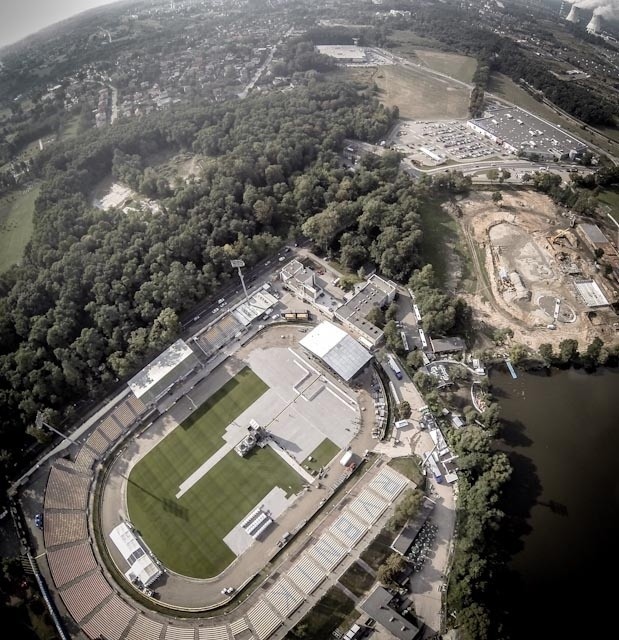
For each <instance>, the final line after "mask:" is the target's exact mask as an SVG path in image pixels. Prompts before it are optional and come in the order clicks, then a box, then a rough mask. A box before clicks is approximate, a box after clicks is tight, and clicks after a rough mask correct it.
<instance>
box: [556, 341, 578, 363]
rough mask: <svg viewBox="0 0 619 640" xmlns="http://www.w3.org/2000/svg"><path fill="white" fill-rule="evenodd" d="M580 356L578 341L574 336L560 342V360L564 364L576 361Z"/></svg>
mask: <svg viewBox="0 0 619 640" xmlns="http://www.w3.org/2000/svg"><path fill="white" fill-rule="evenodd" d="M577 358H578V341H577V340H573V339H572V338H567V339H565V340H561V342H560V343H559V360H560V361H561V362H562V363H563V364H568V363H570V362H574V361H575V360H576V359H577Z"/></svg>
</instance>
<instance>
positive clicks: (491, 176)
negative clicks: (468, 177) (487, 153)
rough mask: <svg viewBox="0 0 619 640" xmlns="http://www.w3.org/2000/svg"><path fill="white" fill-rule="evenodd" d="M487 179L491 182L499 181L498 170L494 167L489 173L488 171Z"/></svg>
mask: <svg viewBox="0 0 619 640" xmlns="http://www.w3.org/2000/svg"><path fill="white" fill-rule="evenodd" d="M486 177H487V178H488V180H490V182H496V181H497V180H498V179H499V171H498V169H495V168H494V167H492V168H490V169H488V171H486Z"/></svg>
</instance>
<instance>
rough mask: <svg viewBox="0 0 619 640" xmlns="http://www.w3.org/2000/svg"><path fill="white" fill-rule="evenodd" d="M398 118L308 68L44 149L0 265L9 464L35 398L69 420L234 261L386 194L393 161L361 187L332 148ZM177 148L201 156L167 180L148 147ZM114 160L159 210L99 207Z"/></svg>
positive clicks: (0, 392)
mask: <svg viewBox="0 0 619 640" xmlns="http://www.w3.org/2000/svg"><path fill="white" fill-rule="evenodd" d="M393 118H394V112H392V111H391V110H389V109H385V108H384V107H382V106H381V105H380V104H378V102H376V101H369V100H367V98H365V97H361V96H359V95H358V94H357V93H356V92H355V91H354V90H353V89H352V88H350V87H347V86H346V85H342V84H331V83H326V82H318V81H310V83H309V84H308V86H307V87H301V88H299V89H298V90H296V91H295V92H293V93H289V94H282V93H277V94H272V95H267V96H258V97H251V98H250V99H248V100H245V101H235V102H231V103H222V104H217V105H204V106H191V107H190V106H186V107H178V108H176V109H174V110H170V111H166V112H156V113H153V114H152V115H149V116H148V117H144V118H142V119H134V120H131V121H127V122H122V123H118V125H117V126H114V127H109V128H106V129H102V130H93V131H90V132H88V133H87V134H85V135H83V136H82V137H81V138H80V139H79V141H68V142H66V143H59V144H56V145H52V146H50V147H49V148H47V149H45V150H44V151H43V152H42V153H41V154H40V155H39V156H38V157H37V160H36V163H35V166H34V167H33V171H34V172H35V173H38V174H39V175H40V177H41V178H42V179H43V180H44V183H43V186H42V188H41V192H40V195H39V198H38V200H37V202H36V205H35V221H34V222H35V228H34V233H33V236H32V239H31V242H30V244H29V245H28V246H27V248H26V253H25V256H24V259H23V262H22V264H21V265H20V266H15V267H13V268H11V269H10V270H9V271H8V272H6V273H5V274H3V275H2V276H1V277H0V345H1V346H0V372H1V373H2V378H1V382H0V406H1V407H2V415H3V416H5V419H4V420H3V422H2V425H1V427H0V430H1V433H2V436H3V439H2V442H3V444H2V450H3V452H2V459H3V461H4V464H6V465H9V468H10V467H11V465H12V462H13V461H14V459H13V455H12V454H13V452H15V451H17V450H19V449H20V448H21V447H22V446H23V444H24V443H25V442H27V440H26V441H25V440H24V434H25V433H26V432H27V433H29V434H31V435H33V436H35V437H37V438H39V439H41V440H43V439H44V438H45V436H46V434H44V433H41V432H38V431H37V430H36V429H34V428H33V426H32V425H33V422H34V418H35V416H36V414H37V412H38V411H39V410H42V411H44V412H45V414H46V416H47V420H48V421H49V423H50V424H53V425H55V426H56V427H58V428H61V429H65V428H68V426H69V425H70V424H71V421H72V419H74V418H75V416H76V415H77V414H78V412H80V411H82V410H84V409H85V408H86V407H87V406H88V404H89V403H91V402H92V400H93V399H94V398H98V397H100V396H101V394H102V393H103V392H105V391H108V390H110V389H112V388H114V387H115V385H117V384H118V381H119V380H122V379H124V378H126V377H127V376H128V375H130V374H131V373H132V372H134V371H135V370H136V369H137V368H139V367H140V366H141V365H142V364H143V363H144V362H145V361H146V360H147V359H148V358H149V357H152V355H154V354H155V353H156V352H157V351H159V350H161V349H162V348H164V347H165V346H167V344H169V342H170V341H171V340H172V339H174V337H176V335H177V334H178V332H179V320H178V317H179V315H180V314H182V313H183V312H185V311H187V310H188V309H190V308H191V307H192V306H193V305H194V304H195V303H196V302H197V301H199V300H200V299H202V298H204V297H205V296H210V295H212V294H213V293H214V292H215V291H216V290H217V289H218V288H219V287H221V286H222V285H225V283H226V282H227V281H228V280H229V278H230V277H231V267H230V259H233V258H242V259H244V260H245V262H246V263H247V265H248V266H251V265H253V264H255V263H256V262H257V261H259V260H260V259H261V258H263V257H264V256H267V255H271V254H272V253H273V252H274V251H275V250H276V249H277V248H278V247H280V246H281V245H282V243H283V242H284V241H285V240H286V239H287V238H288V237H293V236H295V235H296V234H298V233H299V231H300V228H301V226H302V225H303V223H304V222H305V221H306V220H308V219H309V218H311V216H314V215H316V214H318V213H320V212H322V211H323V210H330V209H329V208H330V207H331V208H333V207H334V206H335V203H337V205H338V206H340V207H342V208H344V209H345V208H347V207H348V208H349V213H351V212H354V211H357V210H360V208H361V207H362V204H361V202H360V199H361V198H362V197H363V198H367V197H369V196H370V195H371V194H373V193H374V192H378V194H377V197H376V200H377V201H378V200H379V199H380V197H382V196H383V195H384V197H385V198H386V201H388V202H389V203H391V199H392V198H394V197H396V194H395V192H394V191H393V189H392V188H388V187H386V185H385V180H386V179H387V178H391V177H392V172H391V173H390V172H389V171H390V170H389V168H385V167H376V168H375V169H374V170H369V169H368V170H367V171H366V172H362V175H359V176H358V177H356V178H355V180H354V185H353V179H352V178H351V175H350V172H349V171H347V170H345V169H342V168H341V167H340V161H339V159H338V157H337V151H338V150H339V149H341V148H342V145H343V140H344V138H346V137H354V138H358V139H361V140H368V141H374V140H377V139H379V138H381V137H382V136H384V135H385V133H386V131H387V130H388V128H389V127H390V126H391V124H392V121H393ZM180 150H189V151H193V152H195V153H199V154H202V155H203V156H205V157H206V158H207V160H206V163H205V164H206V166H205V168H204V172H203V175H202V176H201V177H200V178H199V179H196V180H189V181H187V182H186V183H183V184H182V185H181V186H179V187H177V188H176V189H175V190H172V189H170V188H169V186H168V185H167V184H166V183H165V181H163V180H161V178H160V176H158V175H157V171H156V167H155V168H154V167H151V166H149V165H150V160H149V158H151V157H152V156H153V154H154V153H157V154H161V153H162V152H168V153H169V154H173V153H176V152H178V151H180ZM381 172H383V173H384V172H386V173H384V175H383V174H381ZM112 173H113V174H114V175H115V176H116V177H117V178H119V179H122V180H125V181H126V182H128V183H130V184H133V185H134V186H136V187H137V188H139V189H140V190H142V191H143V192H145V193H148V194H149V195H150V196H154V197H157V198H160V200H159V202H160V204H161V213H158V214H155V213H131V214H125V213H123V212H121V211H119V210H114V209H112V210H109V211H101V210H98V209H95V208H93V207H92V206H91V196H92V191H93V189H94V187H95V186H96V185H97V184H98V183H99V182H100V181H101V180H102V179H103V178H105V177H107V176H109V175H110V174H112ZM381 189H382V191H381ZM402 197H404V196H402ZM411 256H412V249H411ZM412 264H414V261H412ZM383 266H387V262H385V264H384V265H383Z"/></svg>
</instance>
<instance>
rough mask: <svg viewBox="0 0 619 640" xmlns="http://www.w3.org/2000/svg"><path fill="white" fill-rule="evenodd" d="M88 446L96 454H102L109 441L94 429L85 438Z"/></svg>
mask: <svg viewBox="0 0 619 640" xmlns="http://www.w3.org/2000/svg"><path fill="white" fill-rule="evenodd" d="M86 445H87V446H89V447H90V448H91V449H92V450H93V451H94V452H95V453H96V454H97V455H98V456H100V455H102V454H104V453H105V452H106V451H107V449H108V447H109V446H110V441H109V440H108V439H107V438H106V437H105V436H104V435H103V434H102V433H101V431H99V429H95V430H94V431H93V432H92V433H91V434H90V435H89V436H88V439H87V440H86Z"/></svg>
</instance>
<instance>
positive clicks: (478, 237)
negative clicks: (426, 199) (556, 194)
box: [459, 191, 614, 348]
mask: <svg viewBox="0 0 619 640" xmlns="http://www.w3.org/2000/svg"><path fill="white" fill-rule="evenodd" d="M491 195H492V194H491V193H490V192H475V193H472V194H471V195H470V196H468V197H467V198H465V199H464V200H462V201H461V202H460V206H461V208H462V213H463V216H462V218H461V219H460V220H459V222H460V225H461V229H462V232H463V234H464V236H465V239H466V241H467V243H468V248H469V253H470V254H471V259H472V263H473V268H474V271H475V272H476V274H477V289H476V291H475V292H474V293H470V294H467V293H460V295H461V296H462V297H463V298H464V299H465V300H466V301H467V302H468V303H469V304H470V305H471V307H472V308H473V309H474V313H475V316H476V318H477V320H478V321H480V322H482V323H485V324H487V325H489V326H490V327H494V328H511V329H512V330H513V331H514V341H516V342H521V343H523V344H525V345H527V346H529V347H532V348H537V347H539V345H540V344H541V343H543V342H550V343H551V344H555V345H556V344H558V343H559V342H560V341H561V340H564V339H566V338H573V339H576V340H578V341H579V343H580V344H581V345H582V344H586V343H588V342H590V341H591V340H592V339H593V337H594V336H596V335H600V334H605V333H608V334H609V336H610V334H611V333H612V334H614V330H613V329H612V322H610V320H611V318H610V317H609V322H608V323H606V326H594V325H593V324H592V323H591V321H590V320H589V319H588V318H587V316H586V312H587V311H589V309H588V308H587V307H586V306H585V305H584V304H583V303H582V302H581V301H580V300H579V299H578V298H577V296H576V293H575V289H574V286H573V278H572V277H570V276H568V275H566V274H564V273H563V271H562V270H561V265H562V264H564V262H565V261H564V262H560V260H559V255H560V254H559V252H564V253H565V254H566V255H567V256H568V259H569V261H571V262H573V263H575V264H576V265H577V266H578V267H579V268H580V269H581V271H582V274H583V276H584V277H589V276H591V275H593V273H594V271H595V269H594V266H593V262H592V260H591V256H590V255H589V254H588V252H587V251H584V250H583V247H582V243H581V241H580V240H578V239H577V234H576V233H575V230H574V229H569V231H568V233H569V234H571V237H572V238H574V239H576V241H577V246H576V247H573V248H572V247H569V246H567V245H565V244H564V245H563V246H559V245H557V244H552V243H551V242H550V240H549V237H552V236H553V235H554V234H555V233H556V232H557V231H558V230H560V229H568V227H569V223H568V221H567V219H566V218H565V217H563V216H561V215H560V214H559V212H558V210H557V208H556V207H555V205H554V204H553V203H552V201H551V200H550V199H549V198H548V197H546V196H544V195H542V194H539V193H534V192H529V191H522V192H510V191H504V192H503V202H502V206H501V207H499V206H498V205H497V204H496V203H494V202H492V197H491ZM499 267H504V268H505V269H506V270H507V271H508V272H512V271H517V272H518V274H519V275H520V277H521V278H522V281H523V284H524V285H525V287H526V289H528V290H529V291H530V292H531V297H530V300H528V301H525V300H516V299H514V295H513V291H511V292H510V291H507V290H505V288H504V287H502V286H501V284H500V279H499V277H498V271H499ZM596 280H597V281H598V282H600V279H599V278H596ZM544 296H546V298H543V297H544ZM540 298H542V299H543V300H542V303H543V302H546V304H540ZM555 298H560V300H561V303H562V313H563V311H565V317H568V316H572V318H573V316H574V315H575V319H574V321H573V322H556V323H555V326H556V329H555V330H551V329H548V328H547V325H548V324H551V323H552V322H553V318H552V317H551V315H549V314H548V312H547V311H544V309H542V306H544V308H545V309H548V304H547V301H548V300H549V299H550V300H552V299H555ZM571 311H573V312H574V314H572V313H571ZM605 313H608V314H610V312H604V311H599V312H598V314H599V315H601V316H603V315H604V314H605ZM609 336H606V337H607V338H608V337H609ZM602 337H603V339H604V336H603V335H602Z"/></svg>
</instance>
